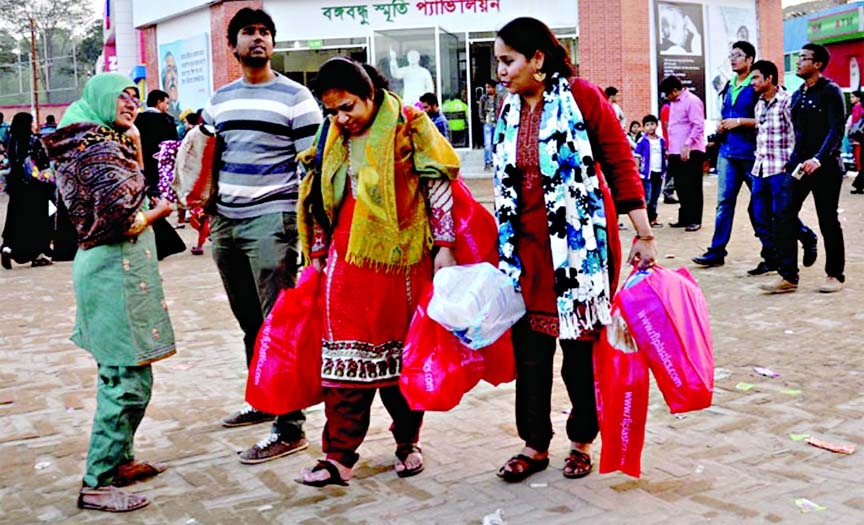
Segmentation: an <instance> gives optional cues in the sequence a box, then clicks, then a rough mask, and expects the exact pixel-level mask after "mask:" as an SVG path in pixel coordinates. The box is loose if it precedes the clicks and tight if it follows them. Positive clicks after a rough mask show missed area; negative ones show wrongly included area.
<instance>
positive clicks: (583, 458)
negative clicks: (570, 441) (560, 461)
mask: <svg viewBox="0 0 864 525" xmlns="http://www.w3.org/2000/svg"><path fill="white" fill-rule="evenodd" d="M593 468H594V465H593V464H592V463H591V455H590V454H586V453H584V452H582V451H581V450H575V449H574V450H571V451H570V455H569V456H567V459H565V460H564V469H563V471H562V474H563V475H564V477H565V478H569V479H579V478H584V477H585V476H587V475H588V474H590V473H591V469H593Z"/></svg>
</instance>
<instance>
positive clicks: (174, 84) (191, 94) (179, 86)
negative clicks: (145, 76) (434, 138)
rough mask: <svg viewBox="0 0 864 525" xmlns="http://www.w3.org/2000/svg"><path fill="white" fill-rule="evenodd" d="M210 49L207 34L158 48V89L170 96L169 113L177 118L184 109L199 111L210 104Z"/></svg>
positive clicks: (161, 45)
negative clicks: (159, 87)
mask: <svg viewBox="0 0 864 525" xmlns="http://www.w3.org/2000/svg"><path fill="white" fill-rule="evenodd" d="M209 47H210V36H209V34H208V33H201V34H200V35H197V36H193V37H190V38H185V39H183V40H176V41H174V42H170V43H167V44H160V45H159V85H160V86H161V89H162V90H163V91H165V92H166V93H168V97H169V98H170V101H171V102H170V106H169V109H168V112H169V113H170V114H171V115H173V116H174V118H178V117H179V116H180V113H181V112H182V111H183V110H184V109H191V110H192V111H197V110H198V109H200V108H203V107H204V106H205V105H206V104H207V102H208V101H209V100H210V95H211V89H210V52H209Z"/></svg>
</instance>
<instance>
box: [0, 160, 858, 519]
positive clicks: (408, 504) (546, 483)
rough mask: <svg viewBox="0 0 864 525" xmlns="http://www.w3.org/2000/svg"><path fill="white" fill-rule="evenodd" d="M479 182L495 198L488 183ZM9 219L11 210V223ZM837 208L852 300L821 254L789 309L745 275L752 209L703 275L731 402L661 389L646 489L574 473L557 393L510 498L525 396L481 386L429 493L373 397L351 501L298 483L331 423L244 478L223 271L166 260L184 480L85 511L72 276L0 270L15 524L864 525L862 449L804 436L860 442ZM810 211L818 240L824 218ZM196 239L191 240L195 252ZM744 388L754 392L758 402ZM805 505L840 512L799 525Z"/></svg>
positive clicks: (643, 482) (83, 384) (2, 505)
mask: <svg viewBox="0 0 864 525" xmlns="http://www.w3.org/2000/svg"><path fill="white" fill-rule="evenodd" d="M471 184H472V186H473V187H474V188H475V189H476V191H477V194H478V196H479V197H480V198H481V199H483V200H485V201H486V202H489V201H490V186H491V185H490V182H489V180H488V179H477V180H472V181H471ZM845 188H848V182H847V184H846V186H845ZM715 193H716V179H715V178H710V177H709V178H706V179H705V195H706V204H705V210H706V213H705V219H706V220H705V222H704V226H705V228H704V229H703V230H702V231H700V232H697V233H685V232H683V231H681V230H677V229H670V228H668V227H667V228H662V229H659V230H658V231H657V235H658V239H659V242H660V247H661V248H660V249H661V257H666V258H664V259H663V260H662V262H663V263H664V264H665V265H667V266H670V267H677V266H680V265H685V266H689V267H691V268H692V266H693V265H692V264H691V263H690V262H689V259H690V257H692V256H694V255H698V254H699V253H701V251H702V250H703V249H704V247H705V246H707V245H708V243H709V242H710V236H711V233H712V230H713V228H712V221H713V216H714V214H713V211H712V210H713V206H714V202H715ZM5 205H6V197H5V196H2V197H0V216H2V214H3V211H2V210H5ZM840 205H841V208H843V209H844V211H843V212H842V214H841V217H842V220H843V227H844V231H845V234H846V247H847V275H848V278H849V279H848V280H849V282H848V285H847V287H846V289H845V290H844V291H842V292H841V293H838V294H834V295H820V294H818V293H817V292H816V291H815V288H816V286H817V285H818V284H819V283H820V282H821V279H822V278H823V275H822V270H821V266H822V265H823V263H824V259H823V258H822V253H821V250H822V247H821V243H820V257H819V260H818V262H817V264H816V266H815V267H813V268H809V269H805V270H804V271H803V273H802V276H801V288H800V290H799V291H798V293H796V294H793V295H789V296H780V297H771V296H763V295H761V294H760V293H759V292H758V289H757V286H758V284H759V283H761V282H763V281H764V280H765V279H767V277H766V278H753V277H748V276H747V275H746V273H745V272H746V270H747V269H749V268H751V267H753V266H754V265H755V263H756V262H757V259H758V257H757V254H758V245H757V241H756V239H755V238H754V237H753V235H752V231H751V230H750V227H749V225H747V224H746V222H745V221H744V220H741V219H742V218H743V217H745V216H746V215H745V212H744V205H743V204H742V205H741V206H739V220H738V221H737V222H736V228H735V231H734V235H733V239H732V243H731V245H730V253H731V255H730V256H729V258H728V261H727V264H726V266H724V267H722V268H715V269H710V270H701V269H694V270H693V271H694V274H695V275H696V276H697V278H698V279H699V281H700V284H701V285H702V287H703V290H704V292H705V294H706V296H707V298H708V302H709V304H710V307H711V314H712V327H713V331H714V341H715V355H716V361H717V367H718V369H717V382H716V393H715V405H714V406H713V407H712V408H710V409H708V410H704V411H702V412H699V413H692V414H688V415H687V416H686V417H683V418H676V417H673V416H671V415H670V414H669V413H668V410H667V409H666V408H665V405H664V404H663V401H662V398H661V397H660V395H659V393H658V392H657V391H656V390H652V398H651V403H652V404H651V406H650V409H649V422H648V433H647V439H646V445H645V451H644V455H643V469H644V470H643V476H642V478H641V479H638V480H637V479H631V478H628V477H626V476H623V475H620V474H612V475H603V476H600V475H596V474H593V475H591V476H589V477H588V478H585V479H583V480H575V481H571V480H565V479H564V478H563V477H562V476H561V474H560V468H561V465H562V462H563V457H564V456H565V454H566V452H567V442H566V437H565V436H564V421H565V417H566V416H565V415H564V414H563V411H564V410H565V409H566V408H567V405H566V393H565V391H564V388H563V384H561V383H560V381H558V382H557V383H556V385H555V393H554V402H553V407H554V408H553V412H554V413H553V419H554V422H555V428H556V429H557V431H558V435H557V436H556V438H555V440H554V441H553V444H552V450H551V452H552V460H553V461H552V465H553V467H552V468H550V469H548V470H547V471H545V472H543V473H541V474H538V475H535V476H534V477H532V478H531V479H530V482H529V483H524V484H517V485H507V484H505V483H503V482H501V481H500V480H498V479H497V478H496V477H495V471H496V469H497V468H498V467H499V466H500V464H501V463H502V462H503V461H504V460H505V459H506V458H507V457H509V456H510V455H511V454H512V453H514V452H516V451H517V450H518V449H519V448H520V443H519V441H518V439H517V437H516V431H515V425H514V421H513V386H512V384H511V385H505V386H502V387H499V388H491V387H489V386H488V385H481V386H479V387H478V388H477V389H475V390H474V391H473V392H471V393H470V394H469V395H467V396H466V398H465V399H464V402H463V403H462V405H461V406H460V407H458V408H457V409H455V410H453V411H451V412H449V413H444V414H439V413H434V414H433V413H430V414H428V415H427V419H426V424H425V427H424V435H423V438H424V439H423V445H424V452H425V454H426V460H427V468H426V471H425V472H424V473H423V474H421V475H420V476H417V477H416V478H411V479H407V480H400V479H397V477H396V476H395V474H394V473H393V471H392V468H391V457H392V453H393V444H392V442H391V438H390V435H389V433H388V432H387V426H388V424H389V421H388V420H387V417H386V411H385V410H384V409H383V407H382V406H381V405H380V403H377V402H376V406H375V408H374V414H373V420H372V429H371V432H370V434H369V436H368V438H367V440H366V443H365V444H364V446H363V447H362V448H361V450H360V452H361V455H362V458H361V460H360V463H359V465H358V467H357V469H356V471H355V478H354V480H353V481H352V482H351V486H350V487H347V488H333V487H329V488H326V489H323V490H319V489H313V488H309V487H304V486H301V485H299V484H297V483H295V482H294V481H293V480H294V478H296V477H297V476H298V472H299V470H300V468H301V467H303V466H307V465H311V464H312V463H313V462H314V460H315V459H316V458H317V457H320V455H321V451H320V444H319V443H320V442H319V436H320V433H321V428H322V424H323V418H322V413H321V410H320V408H317V409H314V410H312V411H310V413H309V420H308V425H307V432H308V434H309V436H310V439H311V441H312V446H311V447H310V449H309V450H308V452H305V453H302V454H299V455H297V456H293V457H290V458H285V459H281V460H278V461H275V462H271V463H266V464H263V465H259V466H244V465H241V464H240V463H239V462H238V461H237V460H236V458H235V457H234V455H235V452H236V451H238V450H241V449H242V448H244V447H246V446H248V445H251V444H252V443H253V442H255V441H256V440H258V439H259V438H261V437H264V435H265V433H266V431H267V428H266V427H265V426H258V427H251V428H249V427H247V428H241V429H233V430H229V429H223V428H222V427H220V426H219V424H218V420H219V418H220V417H222V416H223V415H224V414H226V413H227V412H229V411H231V410H233V409H235V408H237V407H238V406H239V405H240V403H241V401H242V397H243V389H244V385H245V367H244V360H243V349H242V344H241V336H240V332H239V329H238V327H237V325H236V323H235V321H234V318H233V317H232V316H231V313H230V311H229V309H228V303H227V300H226V297H225V293H224V291H223V289H222V285H221V283H220V281H219V278H218V276H217V273H216V269H215V266H214V264H213V262H212V260H211V259H210V258H209V257H206V256H205V257H193V256H191V255H189V254H188V253H187V254H183V255H178V256H174V257H171V258H169V259H168V260H166V261H164V263H163V264H162V275H163V278H164V282H165V291H166V294H167V297H168V301H169V305H170V310H171V314H172V318H173V321H174V327H175V330H176V332H177V335H178V347H179V353H178V355H177V356H175V357H174V358H171V359H169V360H166V361H163V362H160V363H158V364H156V365H155V367H154V368H155V378H156V380H155V386H154V390H153V400H152V403H151V405H150V409H149V410H148V413H147V417H146V418H145V419H144V422H143V424H142V425H141V429H140V431H139V434H138V439H137V451H138V457H139V458H141V459H153V460H163V461H167V462H168V464H169V465H170V469H169V470H168V471H167V472H166V473H164V474H163V475H161V476H159V477H158V478H157V479H155V480H153V481H150V482H147V483H143V484H140V485H138V486H136V487H134V490H140V491H142V492H143V493H146V494H147V495H148V496H150V497H152V499H153V500H154V504H153V505H151V506H150V507H149V508H147V509H145V510H142V511H139V512H136V513H134V514H131V515H127V516H110V515H105V514H102V513H96V512H82V511H79V510H77V509H76V508H75V494H76V492H77V489H78V487H79V486H80V479H81V476H82V471H83V461H84V455H85V451H86V448H87V440H88V435H89V430H90V422H91V418H92V415H93V409H94V406H95V367H94V362H93V360H92V359H91V358H90V357H89V355H88V354H87V353H85V352H83V351H81V350H79V349H77V348H76V347H75V346H74V345H73V344H72V343H71V342H70V341H69V340H68V337H69V334H70V332H71V329H72V323H73V319H74V304H73V298H72V291H71V284H70V271H71V264H69V263H58V264H55V265H53V266H50V267H46V268H35V269H31V268H29V267H23V266H18V267H15V269H14V270H13V271H2V270H0V294H2V298H3V300H2V303H0V465H2V466H0V523H10V524H22V523H38V522H43V521H44V522H58V523H148V524H150V523H154V524H178V525H183V524H189V525H192V524H196V523H200V524H211V523H226V524H240V523H251V524H254V523H286V524H287V523H301V524H306V525H317V524H329V523H332V524H344V525H348V524H377V523H405V524H413V523H423V524H427V523H441V524H447V525H456V524H465V523H473V524H480V523H481V522H482V519H483V516H484V515H486V514H489V513H492V512H494V511H495V510H496V509H502V512H503V515H504V517H505V519H506V520H507V523H508V524H536V523H543V524H547V523H576V522H578V521H579V520H585V519H589V520H591V522H592V523H634V524H635V523H638V524H650V523H669V522H671V523H707V522H712V523H765V522H769V523H849V524H854V523H862V522H864V495H862V491H861V488H860V487H861V480H862V474H861V473H862V471H864V453H862V451H860V450H859V451H858V452H857V453H856V454H854V455H851V456H844V455H838V454H833V453H831V452H827V451H824V450H819V449H816V448H813V447H811V446H809V445H807V444H805V443H803V442H798V441H793V440H792V439H790V437H789V435H790V434H812V435H818V436H821V437H824V438H825V439H829V440H831V441H837V442H850V443H856V444H858V445H859V447H860V446H861V445H864V442H862V436H864V386H862V385H864V381H862V377H861V372H862V370H864V366H862V365H864V359H862V357H861V355H862V354H861V352H860V345H861V344H860V340H861V338H862V335H864V330H862V328H861V325H860V324H859V323H861V322H864V307H862V304H864V285H862V281H864V277H862V276H864V248H862V245H861V242H860V240H861V233H860V232H861V230H862V227H864V217H862V210H864V198H862V197H858V196H852V195H849V193H848V189H844V191H843V196H842V198H841V203H840ZM674 211H675V207H674V206H669V205H663V206H662V207H661V210H660V219H661V220H662V221H663V222H668V221H669V220H670V219H671V218H672V216H673V214H674ZM802 216H803V218H804V219H805V221H806V222H807V223H808V224H810V225H812V226H814V227H815V226H816V221H815V214H814V212H813V209H812V204H809V203H808V205H807V207H806V208H805V212H804V213H803V215H802ZM631 231H632V230H631ZM193 233H194V232H192V231H190V230H189V229H186V230H184V231H183V235H184V236H185V237H186V239H187V240H188V241H189V242H191V240H192V238H193ZM207 251H208V255H209V248H208V250H207ZM760 365H761V366H768V367H771V368H772V369H773V370H775V371H777V372H779V373H780V374H781V375H780V376H779V377H777V378H773V379H770V378H765V377H761V376H759V375H756V374H755V373H754V372H753V370H752V368H753V366H760ZM556 381H557V380H556ZM741 383H748V384H751V385H753V386H752V388H751V389H749V390H746V391H744V390H741V386H742V385H741ZM745 388H746V387H745ZM597 451H599V448H598V449H597ZM597 451H595V460H596V458H597ZM796 498H809V499H810V500H812V501H814V502H816V503H817V504H819V505H822V506H824V507H825V510H822V511H818V512H814V513H811V514H802V513H801V511H800V510H799V509H798V508H797V507H796V505H795V499H796Z"/></svg>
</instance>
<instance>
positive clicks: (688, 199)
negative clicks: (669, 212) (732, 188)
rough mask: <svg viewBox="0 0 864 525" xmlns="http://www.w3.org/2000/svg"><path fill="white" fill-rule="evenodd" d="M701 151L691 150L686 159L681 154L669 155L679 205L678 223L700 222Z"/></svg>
mask: <svg viewBox="0 0 864 525" xmlns="http://www.w3.org/2000/svg"><path fill="white" fill-rule="evenodd" d="M704 158H705V154H704V153H702V152H701V151H691V152H690V158H689V159H688V160H687V161H683V160H681V155H669V173H670V174H671V175H672V177H674V178H675V191H676V192H677V193H678V200H679V201H680V203H681V206H680V207H679V208H678V222H679V223H680V224H684V225H689V224H702V200H703V198H702V159H704Z"/></svg>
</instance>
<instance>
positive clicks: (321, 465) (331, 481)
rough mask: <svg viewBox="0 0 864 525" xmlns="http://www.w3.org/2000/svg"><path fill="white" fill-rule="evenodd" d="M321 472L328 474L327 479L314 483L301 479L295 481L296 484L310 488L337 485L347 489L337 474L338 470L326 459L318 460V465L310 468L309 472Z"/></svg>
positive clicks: (345, 482) (346, 483)
mask: <svg viewBox="0 0 864 525" xmlns="http://www.w3.org/2000/svg"><path fill="white" fill-rule="evenodd" d="M304 470H305V469H304ZM321 470H326V471H327V473H328V474H330V477H329V478H326V479H319V480H314V481H306V480H305V479H303V478H302V477H301V478H300V479H297V480H295V481H296V482H297V483H300V484H303V485H309V486H310V487H317V488H321V487H326V486H327V485H339V486H341V487H347V486H348V482H347V481H346V480H344V479H342V475H341V474H340V473H339V469H338V468H337V467H336V465H334V464H333V463H331V462H329V461H327V460H326V459H319V460H318V463H316V464H315V466H314V467H312V470H310V471H309V472H319V471H321Z"/></svg>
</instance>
